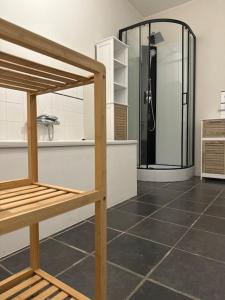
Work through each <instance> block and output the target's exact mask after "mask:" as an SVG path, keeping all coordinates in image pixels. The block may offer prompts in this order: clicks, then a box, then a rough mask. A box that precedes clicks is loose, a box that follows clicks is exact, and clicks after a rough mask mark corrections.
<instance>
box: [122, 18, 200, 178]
mask: <svg viewBox="0 0 225 300" xmlns="http://www.w3.org/2000/svg"><path fill="white" fill-rule="evenodd" d="M119 38H120V40H122V41H123V42H125V43H126V44H128V45H129V66H128V68H129V76H128V77H129V78H128V87H129V88H128V95H129V103H128V135H129V139H136V140H137V141H138V169H139V171H138V174H139V179H141V180H185V179H187V178H189V177H190V176H192V172H193V167H194V130H195V126H194V123H195V121H194V119H195V57H196V38H195V35H194V33H193V31H192V30H191V28H190V27H189V26H188V25H187V24H185V23H184V22H182V21H178V20H173V19H154V20H148V21H144V22H142V23H138V24H135V25H132V26H129V27H127V28H124V29H121V30H120V31H119Z"/></svg>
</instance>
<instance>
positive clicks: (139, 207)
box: [119, 201, 160, 217]
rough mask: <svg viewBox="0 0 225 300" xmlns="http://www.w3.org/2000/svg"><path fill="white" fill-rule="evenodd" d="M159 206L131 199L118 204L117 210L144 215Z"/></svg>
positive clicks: (147, 214)
mask: <svg viewBox="0 0 225 300" xmlns="http://www.w3.org/2000/svg"><path fill="white" fill-rule="evenodd" d="M159 208H160V207H159V206H155V205H151V204H145V203H142V202H138V201H132V202H129V203H126V204H124V205H122V206H120V208H119V210H120V211H126V212H129V213H132V214H136V215H139V216H143V217H146V216H149V215H150V214H152V213H153V212H154V211H156V210H158V209H159Z"/></svg>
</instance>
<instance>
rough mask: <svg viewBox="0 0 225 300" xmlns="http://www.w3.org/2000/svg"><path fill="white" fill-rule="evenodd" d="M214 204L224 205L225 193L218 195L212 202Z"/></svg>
mask: <svg viewBox="0 0 225 300" xmlns="http://www.w3.org/2000/svg"><path fill="white" fill-rule="evenodd" d="M213 204H214V205H217V206H225V195H221V196H219V197H218V198H217V199H216V200H215V201H214V202H213Z"/></svg>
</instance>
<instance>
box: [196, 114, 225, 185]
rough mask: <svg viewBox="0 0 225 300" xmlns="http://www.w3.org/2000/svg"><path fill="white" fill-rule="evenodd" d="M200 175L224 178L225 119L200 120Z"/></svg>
mask: <svg viewBox="0 0 225 300" xmlns="http://www.w3.org/2000/svg"><path fill="white" fill-rule="evenodd" d="M201 143H202V168H201V169H202V170H201V176H202V177H211V178H221V179H225V119H213V120H204V121H202V137H201Z"/></svg>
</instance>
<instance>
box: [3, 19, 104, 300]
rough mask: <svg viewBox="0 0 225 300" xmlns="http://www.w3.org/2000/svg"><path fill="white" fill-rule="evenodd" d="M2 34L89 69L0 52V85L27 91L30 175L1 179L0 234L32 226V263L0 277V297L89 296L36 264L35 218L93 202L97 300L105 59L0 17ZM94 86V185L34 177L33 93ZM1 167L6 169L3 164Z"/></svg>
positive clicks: (100, 297)
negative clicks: (84, 187) (61, 66)
mask: <svg viewBox="0 0 225 300" xmlns="http://www.w3.org/2000/svg"><path fill="white" fill-rule="evenodd" d="M0 38H1V39H3V40H6V41H8V42H10V43H14V44H16V45H19V46H22V47H25V48H27V49H30V50H33V51H36V52H38V53H41V54H44V55H47V56H49V57H52V58H54V59H57V60H60V61H62V62H64V63H67V64H70V65H73V66H75V67H78V68H80V69H82V70H85V71H88V72H90V76H83V75H78V74H74V73H70V72H67V71H63V70H59V69H55V68H52V67H49V66H45V65H42V64H40V63H36V62H33V61H29V60H26V59H24V58H20V57H17V56H14V55H11V54H7V53H3V52H0V87H4V88H8V89H15V90H20V91H24V92H26V93H27V126H28V178H25V179H18V180H12V181H5V182H0V234H1V235H2V234H5V233H8V232H11V231H14V230H17V229H19V228H22V227H25V226H29V227H30V267H29V268H27V269H25V270H22V271H21V272H19V273H17V274H15V275H12V276H11V277H9V278H7V279H5V280H3V281H1V282H0V299H1V300H3V299H12V298H13V299H36V300H37V299H39V300H42V299H76V300H85V299H88V298H87V297H86V296H84V295H82V294H81V293H79V292H78V291H76V290H74V289H72V288H71V287H69V286H67V285H66V284H64V283H62V282H60V281H59V280H57V279H56V278H54V277H52V276H51V275H49V274H47V273H46V272H44V271H43V270H41V269H40V265H41V262H40V257H39V222H40V221H43V220H46V219H48V218H51V217H54V216H57V215H59V214H62V213H65V212H68V211H70V210H72V209H76V208H79V207H82V206H84V205H88V204H95V215H96V218H95V220H96V222H95V228H96V229H95V241H96V243H95V244H96V246H95V256H96V289H95V290H96V295H95V299H96V300H105V299H106V87H105V86H106V84H105V81H106V74H105V73H106V72H105V67H104V65H103V64H101V63H99V62H97V61H95V60H93V59H91V58H89V57H87V56H84V55H82V54H80V53H77V52H75V51H73V50H71V49H69V48H67V47H64V46H62V45H60V44H57V43H55V42H53V41H50V40H48V39H46V38H44V37H42V36H40V35H37V34H35V33H32V32H30V31H28V30H26V29H23V28H21V27H18V26H16V25H14V24H12V23H10V22H7V21H5V20H3V19H0ZM92 83H94V86H95V137H96V138H95V190H93V191H80V190H76V189H68V188H64V187H59V186H53V185H49V184H44V183H40V182H39V181H38V147H37V124H36V97H37V96H38V95H41V94H45V93H49V92H55V91H59V90H63V89H68V88H72V87H78V86H82V85H87V84H92ZM2 172H4V170H2Z"/></svg>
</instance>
